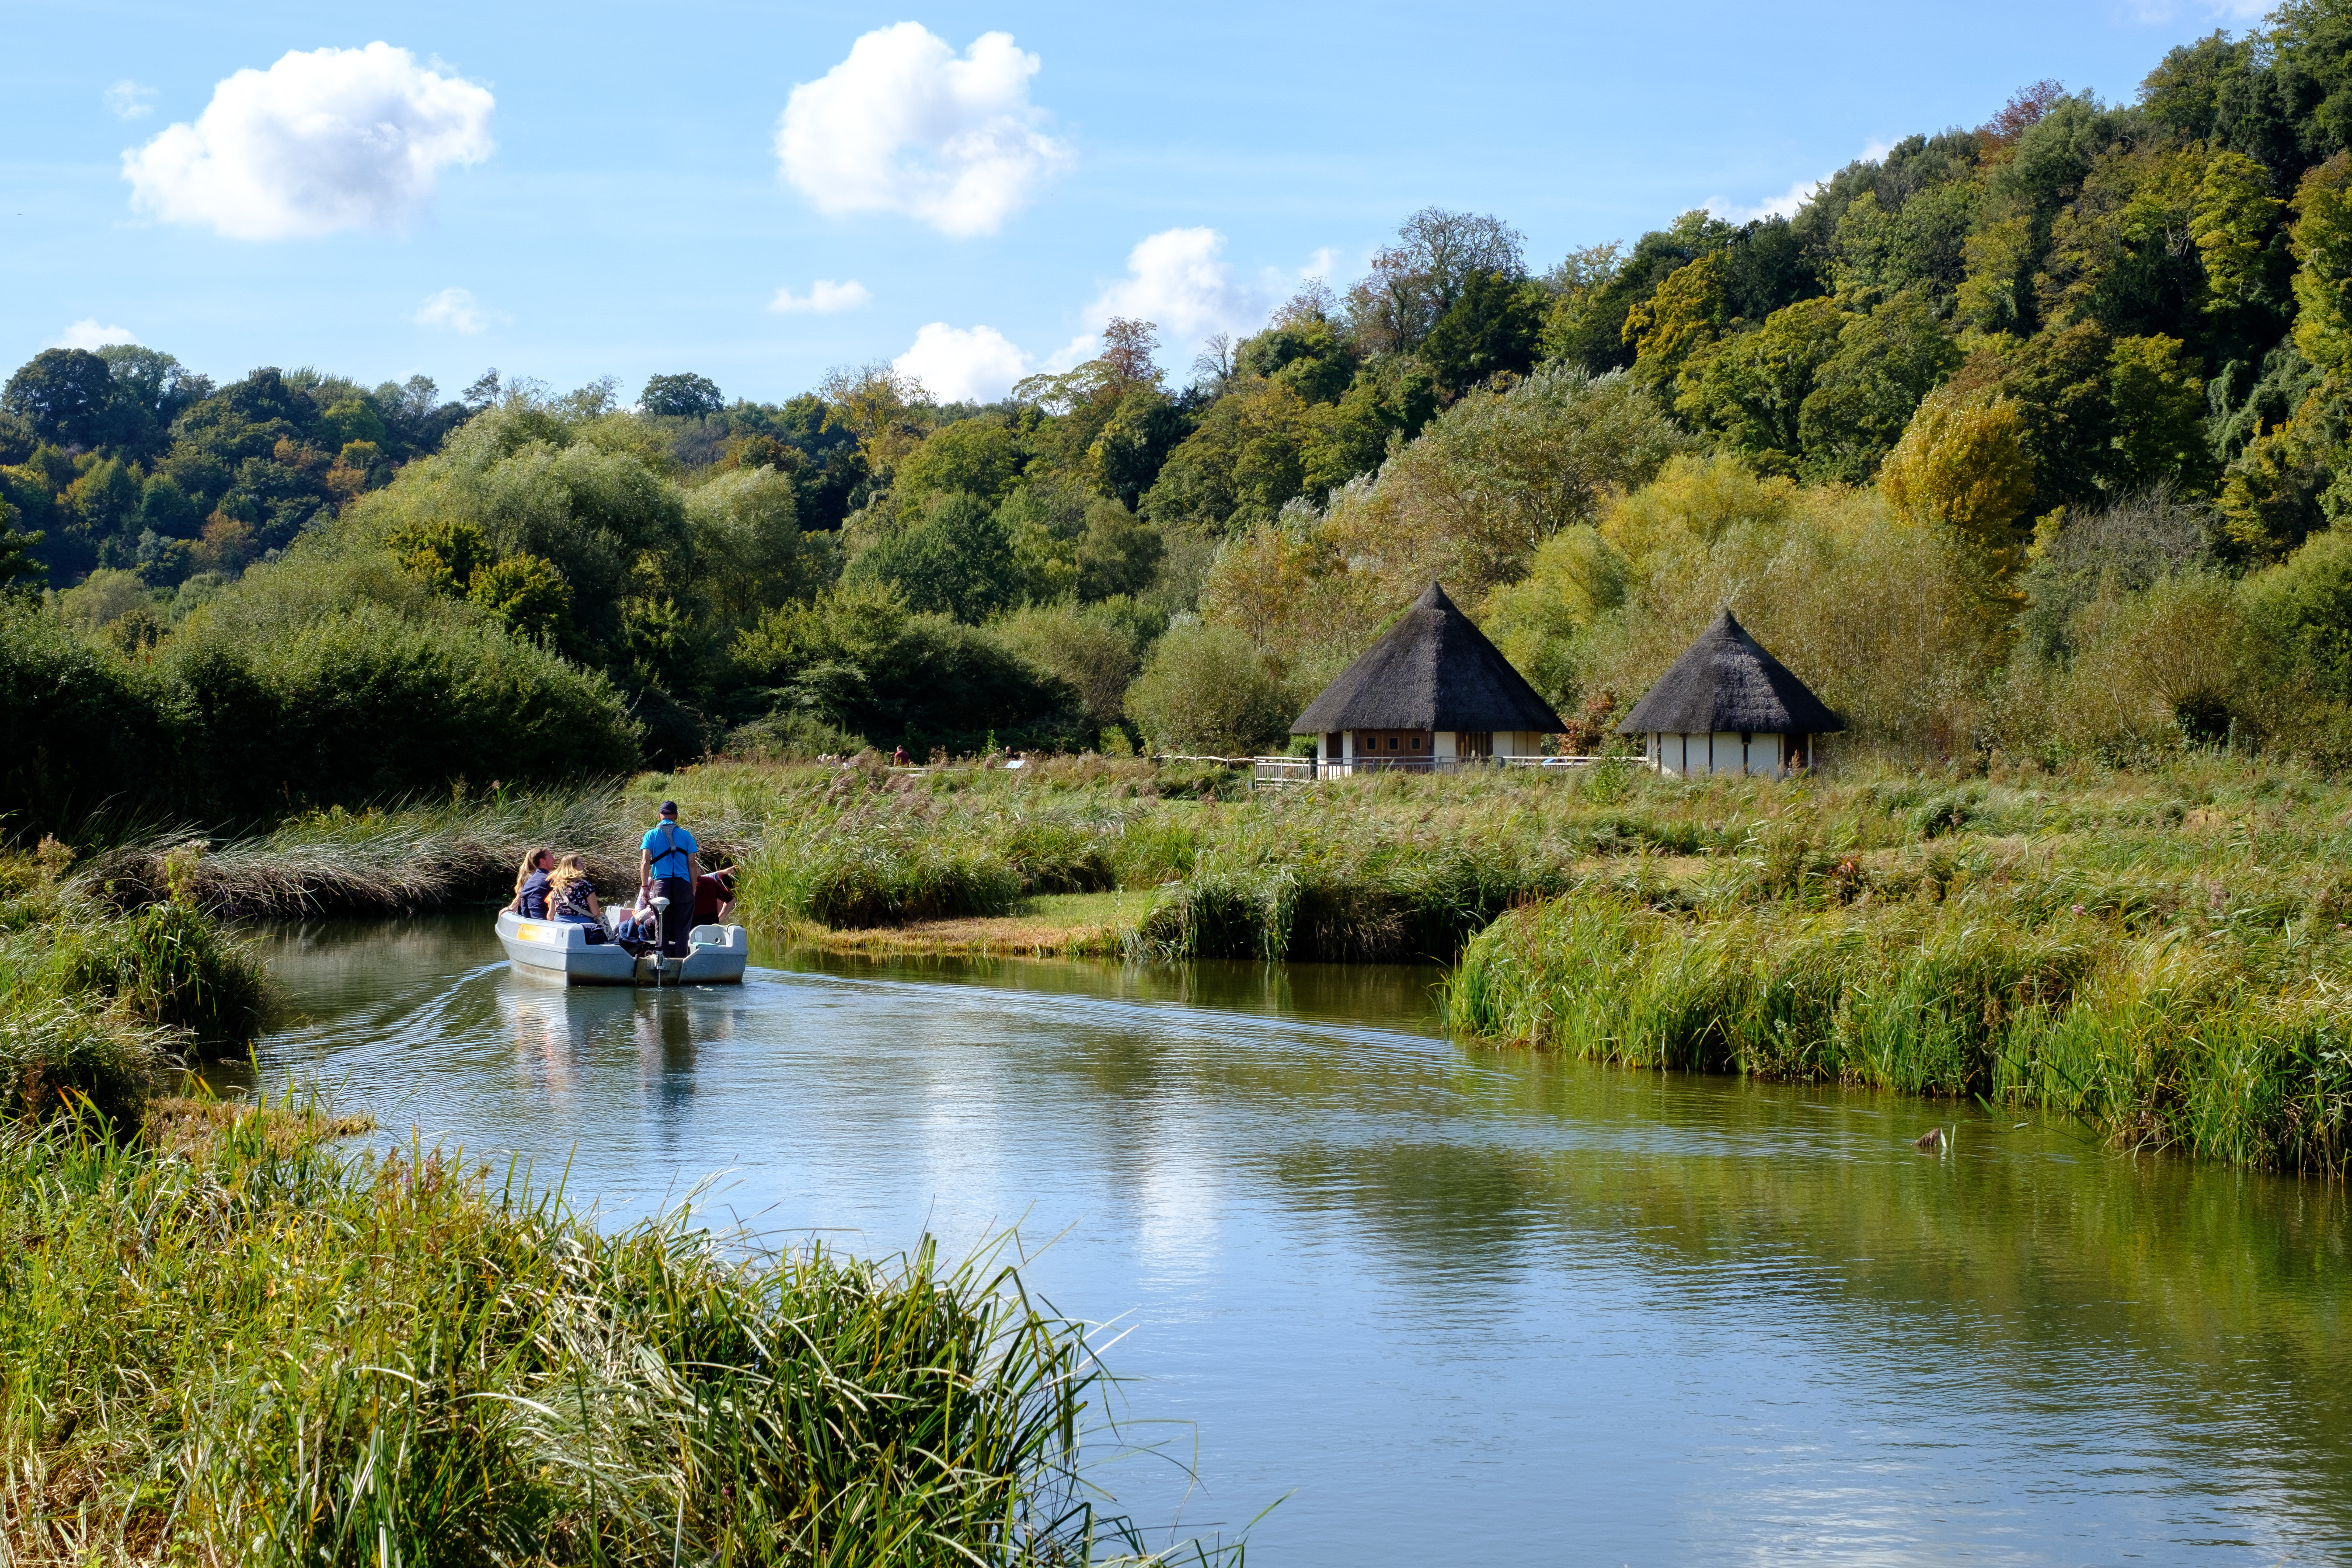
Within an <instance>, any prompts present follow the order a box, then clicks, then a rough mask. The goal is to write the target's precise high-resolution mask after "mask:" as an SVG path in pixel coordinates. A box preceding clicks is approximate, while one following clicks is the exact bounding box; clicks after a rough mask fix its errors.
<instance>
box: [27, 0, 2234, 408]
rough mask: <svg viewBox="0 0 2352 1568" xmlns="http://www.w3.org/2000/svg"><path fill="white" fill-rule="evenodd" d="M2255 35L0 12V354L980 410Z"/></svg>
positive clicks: (1747, 10)
mask: <svg viewBox="0 0 2352 1568" xmlns="http://www.w3.org/2000/svg"><path fill="white" fill-rule="evenodd" d="M2253 19H2254V15H2253V14H2252V13H2250V12H2249V11H2247V10H2246V9H2245V8H2244V7H2242V6H2238V5H2199V4H2189V3H2186V0H2183V3H2179V4H2173V5H2160V4H2152V5H2122V4H2101V3H2093V4H2083V5H2073V4H2066V3H2064V0H2061V3H2059V4H2048V3H2043V4H2024V3H2019V0H1979V4H1977V5H1972V6H1968V7H1952V6H1939V7H1932V8H1931V7H1915V6H1904V5H1884V4H1882V5H1859V4H1837V5H1805V6H1789V5H1783V6H1758V5H1731V4H1712V3H1710V4H1684V5H1668V6H1639V5H1609V6H1601V5H1581V4H1554V5H1528V4H1521V3H1517V0H1504V3H1497V4H1490V5H1484V6H1479V7H1475V8H1465V11H1464V12H1462V13H1451V12H1450V11H1449V10H1448V9H1446V8H1439V7H1431V6H1426V5H1413V6H1405V5H1384V4H1369V3H1363V4H1355V5H1346V6H1340V5H1321V6H1289V7H1281V6H1269V5H1236V4H1233V3H1231V0H1196V3H1194V4H1191V5H1180V6H1152V7H1108V6H1099V5H1087V6H1076V5H1012V4H1002V3H999V4H982V5H967V4H941V5H926V6H923V7H921V8H919V9H915V8H905V7H896V6H893V7H887V8H872V7H865V6H838V7H833V8H828V9H824V10H814V9H808V8H802V7H795V6H789V5H735V4H727V3H717V4H703V5H695V6H692V7H684V6H676V7H669V6H652V7H649V6H645V5H630V6H604V5H589V4H577V5H563V6H555V5H495V4H492V5H442V4H429V3H412V4H408V5H401V6H398V7H381V8H379V7H368V8H362V7H357V6H351V5H316V4H312V5H301V6H295V5H276V4H270V3H268V0H250V3H247V4H242V5H237V6H235V7H230V6H215V7H209V8H198V7H194V6H186V5H181V6H169V7H167V6H160V5H104V4H87V3H82V4H76V5H69V6H68V5H55V4H26V3H24V0H19V4H18V5H16V6H14V7H12V21H11V28H10V34H11V46H12V47H10V49H9V50H8V51H7V52H6V57H5V59H0V224H5V225H7V226H8V227H7V236H8V239H7V243H6V244H5V246H0V362H5V364H6V365H14V364H16V363H21V362H22V361H23V360H25V359H26V358H28V357H30V356H31V355H32V354H33V353H36V352H37V351H38V350H39V349H41V348H44V347H47V346H48V345H50V344H52V343H56V342H61V341H68V339H69V338H72V339H74V340H75V341H88V340H89V339H91V338H93V337H94V336H102V335H107V334H105V333H102V332H98V331H94V329H116V330H117V331H120V332H125V333H128V334H130V335H131V336H133V337H135V339H136V340H137V341H138V342H143V343H147V344H150V345H152V346H153V347H156V348H161V349H165V350H168V351H170V352H171V353H175V354H177V355H178V356H179V357H180V358H181V359H182V360H183V361H184V362H186V363H189V364H191V365H193V366H194V367H195V368H197V369H199V370H202V371H205V372H207V373H209V374H213V375H215V376H216V377H222V378H229V377H234V376H236V375H240V374H244V372H246V371H247V370H248V369H250V368H252V367H253V366H255V365H259V364H269V363H275V364H279V365H284V366H289V367H290V366H295V365H302V364H310V365H316V366H318V367H320V369H324V370H331V371H335V372H338V373H341V374H348V375H352V376H355V377H358V378H360V379H362V380H364V381H367V382H371V383H373V382H375V381H378V380H381V379H383V378H386V377H398V378H404V377H406V376H408V375H411V374H417V373H420V372H421V373H423V374H427V375H430V376H433V377H434V378H435V379H436V380H437V381H438V382H439V383H440V384H441V385H442V387H443V388H444V390H445V392H448V391H454V390H455V389H456V388H457V387H460V386H462V385H463V384H466V383H467V382H469V381H471V380H472V379H474V377H476V376H477V375H478V374H480V373H481V371H482V370H483V369H484V368H485V367H486V366H489V365H496V366H498V367H499V369H500V370H502V371H504V372H507V373H509V374H525V375H531V376H536V377H538V378H540V379H541V380H542V381H544V382H546V383H548V384H551V385H552V386H554V387H556V388H557V389H558V390H562V389H566V388H569V387H572V386H574V385H578V384H582V383H584V382H586V381H588V380H591V379H593V378H594V377H596V376H599V375H606V374H609V375H613V376H615V377H617V378H618V379H619V381H620V383H621V384H622V387H623V390H624V391H625V393H634V392H635V388H636V387H637V386H639V385H641V384H643V382H644V380H645V378H646V376H647V375H648V374H656V373H665V372H676V371H688V370H690V371H697V372H699V373H701V374H707V375H709V376H710V377H711V378H712V379H713V380H715V381H716V382H718V383H719V386H720V387H721V388H722V389H723V390H724V391H725V392H726V393H727V394H728V395H730V396H748V397H753V398H760V399H781V398H782V397H786V396H789V395H792V394H793V393H796V392H800V391H803V390H805V389H807V388H808V387H810V386H811V385H813V384H814V383H815V382H816V381H817V379H818V378H819V377H820V376H821V375H822V374H823V373H824V370H825V368H826V367H827V366H829V365H835V364H843V363H870V362H873V361H877V360H895V359H899V358H901V357H902V356H909V355H910V352H911V357H910V358H908V362H907V363H908V367H909V368H912V369H915V370H916V371H918V372H919V374H923V375H924V376H925V378H926V380H927V381H929V383H931V384H933V385H934V386H935V387H936V388H937V389H938V390H940V391H942V392H945V393H949V394H957V393H966V394H973V393H976V394H981V395H989V394H992V392H995V391H1001V390H1002V387H1003V384H1004V382H1005V381H1006V380H1007V379H1009V377H1010V376H1011V375H1013V374H1017V372H1018V371H1020V370H1022V369H1027V368H1042V367H1045V366H1047V365H1053V364H1058V363H1066V360H1067V359H1068V357H1069V355H1070V353H1071V352H1072V345H1073V344H1074V343H1075V342H1077V341H1078V340H1080V339H1082V338H1083V337H1084V336H1085V335H1086V334H1087V333H1088V332H1090V331H1093V330H1095V329H1096V328H1097V327H1098V326H1099V324H1100V322H1101V321H1102V320H1103V318H1104V316H1105V315H1106V314H1107V313H1108V312H1110V311H1112V310H1118V311H1119V312H1120V313H1128V314H1135V313H1140V314H1144V315H1147V316H1149V317H1150V318H1151V319H1153V320H1156V321H1160V322H1161V324H1162V327H1163V329H1164V330H1163V337H1165V338H1166V339H1168V340H1169V346H1168V348H1167V350H1166V351H1165V352H1164V353H1163V354H1162V356H1161V357H1162V361H1163V363H1169V364H1171V366H1174V367H1177V368H1179V369H1181V367H1183V366H1185V365H1187V364H1189V363H1190V360H1191V356H1192V350H1193V347H1194V346H1195V344H1196V343H1197V341H1198V340H1199V339H1200V338H1201V337H1202V336H1203V335H1205V334H1206V333H1207V332H1210V331H1218V330H1234V331H1246V330H1248V329H1249V328H1250V327H1252V326H1254V325H1255V324H1256V323H1257V322H1258V321H1262V319H1263V316H1264V312H1265V309H1266V308H1267V307H1268V306H1269V305H1270V304H1271V303H1272V302H1273V301H1274V300H1276V299H1278V298H1280V297H1281V296H1282V295H1284V294H1286V293H1287V292H1288V291H1289V290H1290V289H1292V288H1294V287H1295V286H1296V284H1297V280H1298V279H1300V278H1301V277H1302V276H1304V275H1307V274H1308V273H1314V272H1320V273H1323V274H1325V275H1328V278H1329V279H1330V281H1331V282H1332V283H1333V284H1334V285H1335V286H1339V287H1344V286H1345V284H1346V283H1347V281H1348V280H1349V279H1351V278H1353V277H1355V276H1357V275H1358V274H1359V273H1360V270H1361V268H1362V265H1363V261H1364V259H1365V258H1366V257H1367V256H1368V255H1369V254H1370V251H1371V249H1372V248H1373V247H1376V246H1378V245H1380V244H1381V243H1382V242H1383V241H1384V240H1385V239H1386V238H1388V237H1390V235H1391V233H1392V231H1393V230H1394V228H1395V226H1396V224H1397V222H1398V221H1399V220H1400V219H1401V218H1402V217H1403V216H1405V215H1406V214H1408V213H1410V212H1412V210H1414V209H1415V208H1418V207H1421V206H1423V205H1441V206H1447V207H1455V208H1465V209H1470V210H1474V211H1486V212H1493V213H1495V214H1497V215H1498V216H1502V217H1504V218H1506V219H1507V220H1509V221H1510V222H1511V223H1513V224H1515V225H1517V226H1518V227H1519V228H1520V229H1521V230H1522V231H1523V232H1524V233H1525V234H1526V235H1527V237H1528V259H1529V261H1530V263H1531V264H1532V265H1534V266H1536V267H1537V268H1542V267H1545V266H1549V264H1550V263H1551V262H1552V261H1554V260H1556V259H1557V258H1559V256H1560V255H1561V254H1563V253H1564V252H1565V251H1566V250H1568V249H1569V248H1570V247H1573V246H1579V245H1584V244H1590V243H1592V242H1595V241H1599V240H1605V239H1613V238H1622V239H1631V238H1633V237H1634V236H1636V235H1638V234H1639V233H1640V232H1642V231H1643V229H1645V228H1652V227H1656V226H1661V225H1663V224H1664V223H1665V222H1667V221H1669V220H1671V219H1672V218H1673V216H1675V214H1676V213H1679V212H1682V211H1685V210H1687V209H1689V208H1691V207H1694V206H1698V205H1706V204H1709V203H1715V204H1717V205H1720V206H1722V207H1724V208H1726V209H1727V210H1741V209H1745V210H1751V211H1752V210H1755V209H1758V208H1759V207H1761V206H1763V205H1767V204H1769V203H1770V202H1772V201H1773V200H1774V199H1775V198H1780V197H1783V196H1785V195H1786V193H1789V192H1790V191H1791V190H1792V188H1801V187H1803V186H1806V185H1809V184H1810V183H1811V181H1812V180H1813V179H1815V178H1818V177H1819V176H1820V175H1822V174H1826V173H1827V172H1829V171H1830V170H1832V169H1833V168H1835V167H1837V166H1839V165H1841V164H1843V163H1846V162H1847V161H1849V160H1850V159H1852V158H1854V157H1856V156H1858V155H1861V154H1862V153H1864V152H1865V151H1866V150H1868V149H1870V148H1871V147H1873V146H1883V145H1884V144H1885V143H1886V142H1891V141H1893V140H1895V139H1896V138H1899V137H1901V136H1903V135H1906V134H1908V133H1910V132H1914V131H1923V130H1924V131H1933V130H1937V129H1939V128H1941V127H1944V126H1947V125H1952V124H1974V123H1977V122H1979V121H1982V120H1983V119H1984V118H1985V117H1986V116H1987V115H1988V114H1990V112H1991V111H1992V110H1994V109H1996V108H1997V107H1999V106H2000V103H2001V101H2002V100H2004V99H2005V98H2006V97H2007V96H2008V95H2009V94H2010V93H2011V91H2012V90H2014V89H2016V88H2018V87H2020V86H2021V85H2023V84H2025V83H2027V82H2030V81H2032V80H2035V79H2040V78H2042V77H2055V78H2057V79H2060V80H2062V81H2063V82H2064V83H2065V84H2066V85H2067V86H2068V87H2069V88H2077V89H2079V88H2084V87H2087V88H2091V89H2095V90H2097V91H2098V92H2099V93H2100V94H2101V95H2102V96H2103V97H2105V98H2107V99H2110V100H2128V99H2130V98H2131V97H2132V96H2133V95H2134V93H2135V92H2136V90H2137V84H2138V82H2139V79H2140V78H2141V77H2142V76H2143V75H2145V74H2146V72H2147V69H2148V68H2149V67H2151V66H2152V65H2154V64H2155V63H2156V61H2157V60H2158V58H2160V57H2161V56H2162V54H2163V52H2164V50H2165V49H2166V48H2167V47H2169V46H2170V45H2172V44H2174V43H2176V42H2180V41H2184V40H2186V39H2189V38H2190V37H2195V36H2197V35H2199V34H2200V33H2203V32H2207V31H2210V30H2211V29H2212V28H2214V27H2216V26H2229V27H2243V26H2247V25H2248V24H2249V23H2250V22H2251V21H2252V20H2253ZM992 35H997V36H999V37H992ZM1002 35H1009V36H1010V37H1009V41H1007V40H1006V39H1005V38H1004V37H1001V36H1002ZM379 41H380V42H382V43H383V44H384V45H387V46H389V47H387V48H384V49H379V50H367V49H366V46H369V45H371V44H374V43H377V42H379ZM329 49H333V50H342V51H354V52H352V53H348V54H338V55H327V54H324V53H319V52H317V51H323V50H329ZM289 52H292V53H295V54H296V55H297V56H298V58H296V59H294V60H293V61H291V62H286V63H281V62H282V61H284V58H285V57H287V56H288V55H289ZM239 72H252V73H257V74H255V75H251V76H246V77H239V76H238V74H237V73H239ZM795 89H800V91H799V95H798V96H797V97H796V96H795ZM788 108H789V109H790V110H791V112H790V113H789V114H788V113H787V110H788ZM780 126H782V127H783V128H784V130H785V131H786V132H788V133H787V134H784V135H782V136H781V137H780ZM780 149H781V150H780ZM130 175H135V176H136V177H135V178H132V177H128V176H130ZM820 280H822V281H824V282H825V283H827V284H829V285H831V286H832V287H831V288H830V289H827V290H824V291H819V290H818V289H817V285H818V283H819V282H820ZM852 285H854V286H855V287H852ZM780 290H782V291H785V292H786V293H787V294H788V295H789V296H790V299H789V300H787V303H788V304H793V305H794V306H796V307H797V308H793V309H784V310H779V309H776V308H774V307H775V305H776V303H777V301H778V296H779V291H780ZM819 304H821V305H824V306H825V307H827V308H826V309H823V310H819V309H815V308H813V307H814V305H819ZM982 329H985V331H982Z"/></svg>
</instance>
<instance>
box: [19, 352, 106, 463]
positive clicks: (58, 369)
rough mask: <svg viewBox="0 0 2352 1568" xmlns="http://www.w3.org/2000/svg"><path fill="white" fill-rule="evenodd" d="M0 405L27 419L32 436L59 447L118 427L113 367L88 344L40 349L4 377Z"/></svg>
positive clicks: (93, 442)
mask: <svg viewBox="0 0 2352 1568" xmlns="http://www.w3.org/2000/svg"><path fill="white" fill-rule="evenodd" d="M0 408H5V409H6V410H7V411H8V412H9V413H11V414H14V415H16V416H17V417H18V418H20V419H22V420H24V421H25V423H26V426H27V427H28V428H29V429H30V431H31V432H32V435H33V437H34V438H35V439H37V440H41V441H50V442H54V443H56V444H57V445H58V446H60V447H98V446H103V445H105V444H106V443H107V442H109V441H110V440H113V439H114V438H115V437H116V436H117V433H118V432H119V430H120V428H121V420H120V417H119V416H118V414H117V411H116V407H115V389H114V373H113V372H112V371H110V370H109V369H108V368H107V364H106V362H105V361H104V360H102V359H100V358H99V357H98V356H97V355H96V354H94V353H90V352H89V350H88V349H43V350H42V351H41V352H40V353H37V354H35V355H34V356H33V358H32V360H31V362H30V363H27V364H26V366H25V367H24V368H23V369H21V370H19V371H17V372H16V374H14V375H12V376H10V377H9V378H8V384H7V386H6V388H5V389H4V390H0Z"/></svg>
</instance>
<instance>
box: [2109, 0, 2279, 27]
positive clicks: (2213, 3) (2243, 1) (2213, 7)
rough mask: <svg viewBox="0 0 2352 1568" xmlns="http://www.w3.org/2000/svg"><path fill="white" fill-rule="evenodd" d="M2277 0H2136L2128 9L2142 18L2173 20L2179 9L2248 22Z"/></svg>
mask: <svg viewBox="0 0 2352 1568" xmlns="http://www.w3.org/2000/svg"><path fill="white" fill-rule="evenodd" d="M2276 3H2277V0H2189V4H2187V5H2180V4H2177V3H2175V0H2137V3H2136V4H2134V5H2132V7H2131V13H2132V15H2133V16H2136V17H2137V18H2138V19H2139V20H2140V21H2143V22H2153V23H2166V22H2177V21H2179V19H2180V17H2181V16H2182V14H2183V13H2187V14H2188V15H2189V16H2221V17H2226V18H2228V19H2229V20H2231V21H2233V22H2251V21H2253V20H2254V19H2256V18H2257V17H2260V16H2264V15H2266V14H2268V13H2269V12H2271V11H2272V10H2274V9H2275V8H2276Z"/></svg>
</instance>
